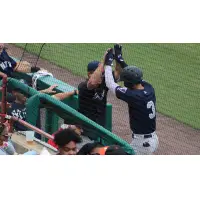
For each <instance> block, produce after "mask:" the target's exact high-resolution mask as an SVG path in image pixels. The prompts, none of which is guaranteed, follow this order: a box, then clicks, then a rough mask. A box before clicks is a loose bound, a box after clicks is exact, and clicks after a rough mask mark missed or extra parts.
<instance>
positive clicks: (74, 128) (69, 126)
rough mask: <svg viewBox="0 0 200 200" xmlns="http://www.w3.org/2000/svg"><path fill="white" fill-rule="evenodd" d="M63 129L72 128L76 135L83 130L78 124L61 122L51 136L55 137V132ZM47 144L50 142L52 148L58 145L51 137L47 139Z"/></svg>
mask: <svg viewBox="0 0 200 200" xmlns="http://www.w3.org/2000/svg"><path fill="white" fill-rule="evenodd" d="M64 129H72V130H74V131H75V132H76V133H77V134H78V135H81V133H82V132H83V130H82V128H81V127H80V126H78V125H68V124H62V125H61V127H60V128H59V129H58V131H56V132H55V133H53V134H52V136H53V137H55V135H56V134H57V133H59V132H60V131H62V130H64ZM48 144H50V145H51V146H53V147H54V148H56V149H57V148H58V146H57V145H56V144H55V142H54V141H53V140H51V139H49V140H48Z"/></svg>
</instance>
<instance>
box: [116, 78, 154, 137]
mask: <svg viewBox="0 0 200 200" xmlns="http://www.w3.org/2000/svg"><path fill="white" fill-rule="evenodd" d="M142 85H143V86H144V89H143V90H137V89H136V90H130V89H126V90H124V91H123V88H121V90H122V91H121V92H120V91H116V94H117V97H118V98H120V99H122V100H124V101H126V102H127V103H128V107H129V120H130V126H131V130H132V131H133V133H135V134H150V133H153V132H154V131H155V129H156V97H155V91H154V88H153V87H152V86H151V84H149V83H147V82H143V83H142ZM117 90H120V89H117Z"/></svg>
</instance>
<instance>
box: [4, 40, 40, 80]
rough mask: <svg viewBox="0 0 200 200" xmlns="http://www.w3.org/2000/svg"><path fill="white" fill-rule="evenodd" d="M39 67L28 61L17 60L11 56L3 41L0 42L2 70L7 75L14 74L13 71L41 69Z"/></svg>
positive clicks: (23, 71)
mask: <svg viewBox="0 0 200 200" xmlns="http://www.w3.org/2000/svg"><path fill="white" fill-rule="evenodd" d="M39 70H40V68H39V67H32V66H31V65H30V63H28V62H26V61H21V62H16V61H15V60H14V59H13V58H11V57H10V55H9V54H8V52H7V50H6V48H5V47H4V44H3V43H0V71H1V72H3V73H5V74H6V75H7V76H9V77H10V76H12V72H14V71H15V72H22V73H30V72H37V71H39Z"/></svg>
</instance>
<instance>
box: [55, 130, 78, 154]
mask: <svg viewBox="0 0 200 200" xmlns="http://www.w3.org/2000/svg"><path fill="white" fill-rule="evenodd" d="M54 142H55V144H56V145H57V146H58V151H59V153H58V154H57V155H76V154H77V143H80V142H81V137H80V136H79V135H78V134H77V133H76V132H75V131H74V130H72V129H64V130H61V131H59V132H58V133H57V134H56V135H55V137H54Z"/></svg>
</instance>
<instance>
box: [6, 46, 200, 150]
mask: <svg viewBox="0 0 200 200" xmlns="http://www.w3.org/2000/svg"><path fill="white" fill-rule="evenodd" d="M15 45H16V46H17V47H20V49H19V48H16V47H15V46H14V45H10V46H9V47H10V50H11V51H12V53H13V55H14V56H15V57H17V58H19V59H21V58H22V60H26V61H29V62H30V63H32V65H33V66H36V65H37V66H40V67H43V68H45V69H47V70H48V71H50V72H51V73H53V75H54V76H55V77H56V78H58V79H60V80H62V81H65V82H67V83H68V84H70V85H72V86H74V87H75V88H77V87H78V85H79V83H80V82H82V81H84V79H85V78H86V77H87V64H88V63H89V62H90V61H93V60H98V61H101V60H102V58H103V55H104V52H105V50H106V49H107V48H109V47H113V44H108V43H107V44H64V43H63V44H48V43H46V44H15ZM122 45H123V57H124V59H125V61H126V62H127V63H128V64H130V65H136V66H138V67H140V68H141V69H142V70H143V73H144V79H145V80H147V81H148V82H150V83H151V84H152V85H153V86H154V88H155V91H156V96H157V111H158V112H159V113H162V114H164V115H162V114H158V118H157V124H158V128H157V129H158V131H160V135H161V136H163V137H165V136H166V135H168V139H169V140H168V141H167V143H168V144H167V145H168V148H169V149H170V148H171V147H174V146H176V147H178V146H181V145H180V144H179V142H177V141H176V139H177V138H178V140H179V141H182V142H185V141H187V138H188V137H190V134H191V135H192V134H193V135H195V134H198V133H199V128H200V104H199V103H198V102H199V99H200V92H199V91H200V79H199V75H200V67H199V64H200V56H199V52H200V45H199V44H122ZM58 67H61V68H58ZM77 75H78V76H77ZM108 102H109V103H112V105H113V126H112V129H113V132H115V133H116V134H117V135H119V136H120V137H122V138H123V139H125V140H127V141H130V140H131V131H130V128H129V123H128V121H129V119H128V110H127V105H126V104H124V103H123V102H122V101H119V100H117V99H116V98H115V97H113V96H112V95H110V94H109V97H108ZM166 116H168V117H169V118H168V117H166ZM173 119H175V120H177V121H179V122H181V123H179V122H177V121H175V120H173ZM182 123H183V124H182ZM184 124H186V125H187V126H186V125H184ZM190 127H192V128H195V129H196V130H194V129H192V128H190ZM184 134H185V135H184ZM187 134H188V135H187ZM196 141H197V143H198V141H199V140H198V139H196ZM194 146H197V145H196V144H195V145H194ZM174 148H175V147H174ZM185 148H187V145H185ZM172 149H173V148H172ZM181 151H182V150H181V148H180V150H174V151H173V152H174V153H182V152H181ZM166 152H167V151H166ZM162 153H163V152H162Z"/></svg>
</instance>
